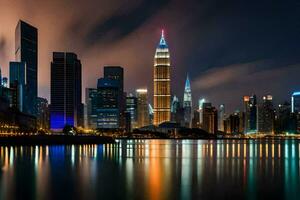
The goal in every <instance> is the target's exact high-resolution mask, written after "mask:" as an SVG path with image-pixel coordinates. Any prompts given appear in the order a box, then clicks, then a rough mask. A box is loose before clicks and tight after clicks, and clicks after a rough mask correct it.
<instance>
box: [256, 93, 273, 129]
mask: <svg viewBox="0 0 300 200" xmlns="http://www.w3.org/2000/svg"><path fill="white" fill-rule="evenodd" d="M272 99H273V97H272V96H271V95H267V96H264V97H263V102H262V104H260V105H259V106H258V109H257V111H258V112H257V119H258V120H257V128H258V132H259V133H264V134H273V133H274V118H275V116H274V115H275V113H274V108H273V103H272Z"/></svg>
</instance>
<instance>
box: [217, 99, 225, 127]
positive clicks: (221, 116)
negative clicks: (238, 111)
mask: <svg viewBox="0 0 300 200" xmlns="http://www.w3.org/2000/svg"><path fill="white" fill-rule="evenodd" d="M224 120H225V105H224V104H221V105H220V106H219V114H218V130H220V131H224Z"/></svg>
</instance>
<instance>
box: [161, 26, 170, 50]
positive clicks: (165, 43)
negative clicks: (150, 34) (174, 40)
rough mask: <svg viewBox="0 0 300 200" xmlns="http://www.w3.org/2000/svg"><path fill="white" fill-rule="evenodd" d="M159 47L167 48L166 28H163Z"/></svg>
mask: <svg viewBox="0 0 300 200" xmlns="http://www.w3.org/2000/svg"><path fill="white" fill-rule="evenodd" d="M159 47H160V48H167V47H168V46H167V42H166V40H165V31H164V29H162V30H161V36H160V41H159Z"/></svg>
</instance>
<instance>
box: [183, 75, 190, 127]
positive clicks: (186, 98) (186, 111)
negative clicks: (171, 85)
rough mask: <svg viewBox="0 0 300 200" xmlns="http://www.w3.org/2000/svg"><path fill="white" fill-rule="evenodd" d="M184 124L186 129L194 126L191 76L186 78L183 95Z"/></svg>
mask: <svg viewBox="0 0 300 200" xmlns="http://www.w3.org/2000/svg"><path fill="white" fill-rule="evenodd" d="M183 109H184V124H185V127H188V128H191V126H192V91H191V83H190V79H189V75H187V77H186V81H185V87H184V94H183Z"/></svg>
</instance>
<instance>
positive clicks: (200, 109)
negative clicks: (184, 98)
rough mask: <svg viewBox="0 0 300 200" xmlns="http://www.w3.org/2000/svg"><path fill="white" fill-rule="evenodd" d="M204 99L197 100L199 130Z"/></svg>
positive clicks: (201, 122)
mask: <svg viewBox="0 0 300 200" xmlns="http://www.w3.org/2000/svg"><path fill="white" fill-rule="evenodd" d="M205 102H206V101H205V99H204V98H202V99H199V100H198V107H199V109H198V110H199V123H200V128H201V127H202V124H203V104H204V103H205Z"/></svg>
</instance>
